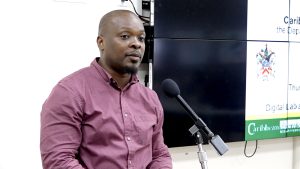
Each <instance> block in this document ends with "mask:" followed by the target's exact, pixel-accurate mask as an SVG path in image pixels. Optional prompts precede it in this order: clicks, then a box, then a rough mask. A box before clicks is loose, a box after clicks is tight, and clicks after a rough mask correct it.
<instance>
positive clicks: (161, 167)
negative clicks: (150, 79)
mask: <svg viewBox="0 0 300 169" xmlns="http://www.w3.org/2000/svg"><path fill="white" fill-rule="evenodd" d="M156 97H157V95H156ZM157 105H158V106H157V108H156V113H157V116H158V123H157V125H156V126H155V127H154V132H153V137H152V145H153V147H152V162H151V163H150V164H149V165H148V166H147V169H172V159H171V155H170V153H169V150H168V147H167V146H166V145H165V144H164V138H163V130H162V126H163V121H164V115H163V109H162V106H161V103H160V102H159V100H158V97H157Z"/></svg>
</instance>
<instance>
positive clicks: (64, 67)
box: [0, 0, 300, 169]
mask: <svg viewBox="0 0 300 169" xmlns="http://www.w3.org/2000/svg"><path fill="white" fill-rule="evenodd" d="M133 2H134V3H135V4H136V5H137V6H138V8H139V9H140V6H141V3H140V2H141V1H140V0H133ZM104 4H105V5H104ZM117 8H118V9H119V8H126V9H132V8H131V4H130V3H129V2H126V3H124V4H121V2H120V0H109V1H107V0H26V1H23V0H6V1H5V0H3V1H1V2H0V22H1V24H0V78H1V83H0V103H1V110H0V115H1V116H0V117H1V120H0V169H19V168H22V169H41V168H42V166H41V161H40V154H39V153H40V152H39V131H40V110H41V106H42V104H43V102H44V100H45V99H46V97H47V96H48V95H49V92H50V91H51V89H52V87H53V86H54V85H55V84H56V83H57V82H58V80H60V79H61V78H62V77H64V76H66V75H68V74H69V73H71V72H73V71H75V70H77V69H79V68H82V67H84V66H88V65H89V64H90V62H91V61H92V59H93V58H95V57H97V56H99V52H98V48H97V46H96V36H97V28H98V22H99V19H100V17H101V16H102V15H103V14H104V13H106V12H108V11H109V10H112V9H117ZM139 12H140V11H139ZM299 142H300V141H299V139H298V140H296V139H295V138H286V139H274V140H264V141H259V148H258V150H257V153H256V155H255V156H254V157H253V158H246V157H244V155H243V146H244V142H237V143H230V144H229V147H230V151H229V152H228V153H226V154H225V155H224V156H222V157H219V156H217V155H216V153H215V152H214V151H213V150H212V149H211V146H208V145H206V146H204V148H205V149H206V150H207V152H208V160H209V161H208V165H209V168H210V169H214V168H223V169H224V168H231V169H234V168H236V169H240V168H246V169H247V168H249V169H250V168H263V167H264V168H266V167H270V166H271V167H272V168H273V169H282V168H284V169H300V167H299V162H298V163H296V162H295V161H299V160H298V159H300V158H299V154H300V153H299V152H300V148H299V147H300V143H299ZM251 147H252V146H251V144H250V145H249V151H250V152H251ZM170 151H171V153H172V157H173V161H174V169H186V168H189V169H193V168H200V164H199V162H198V158H197V156H196V155H197V154H196V152H197V148H196V147H194V146H191V147H182V148H171V149H170ZM293 158H294V165H295V166H296V168H295V167H294V168H292V166H293Z"/></svg>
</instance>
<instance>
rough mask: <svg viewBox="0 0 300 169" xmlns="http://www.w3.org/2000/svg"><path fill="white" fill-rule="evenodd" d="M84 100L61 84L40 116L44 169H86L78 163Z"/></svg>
mask: <svg viewBox="0 0 300 169" xmlns="http://www.w3.org/2000/svg"><path fill="white" fill-rule="evenodd" d="M81 104H82V102H81V100H80V98H79V96H76V95H75V94H74V93H72V91H71V90H69V89H68V88H66V87H64V86H63V85H61V84H58V85H57V86H56V87H55V88H54V89H53V91H52V92H51V94H50V96H49V97H48V99H47V100H46V102H45V103H44V105H43V108H42V112H41V137H40V149H41V157H42V163H43V168H44V169H62V168H63V169H71V168H72V169H84V168H83V167H82V166H81V165H80V164H79V161H78V160H77V159H76V157H75V156H76V154H77V153H78V147H79V145H80V142H81V136H82V133H81V122H82V114H81V112H82V111H81Z"/></svg>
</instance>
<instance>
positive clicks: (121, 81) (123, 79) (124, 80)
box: [98, 59, 131, 89]
mask: <svg viewBox="0 0 300 169" xmlns="http://www.w3.org/2000/svg"><path fill="white" fill-rule="evenodd" d="M98 64H99V65H100V66H101V67H102V68H103V69H105V70H106V72H107V73H109V74H110V75H111V77H112V78H113V79H114V80H115V81H116V82H117V85H118V87H119V88H120V89H123V88H124V87H125V86H126V85H127V84H128V83H129V82H130V80H131V74H129V73H124V74H120V73H118V72H116V71H114V70H112V69H110V68H109V67H107V66H106V65H105V64H103V63H102V62H101V59H99V61H98Z"/></svg>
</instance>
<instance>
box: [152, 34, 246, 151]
mask: <svg viewBox="0 0 300 169" xmlns="http://www.w3.org/2000/svg"><path fill="white" fill-rule="evenodd" d="M246 48H247V47H246V42H242V41H208V40H195V39H185V40H179V39H177V40H174V39H154V56H155V57H154V63H153V65H154V66H153V82H154V86H153V87H154V90H156V91H157V92H158V95H159V97H160V99H161V102H162V104H163V107H164V110H165V124H164V135H165V142H166V144H167V145H168V146H169V147H174V146H187V145H193V144H194V143H195V142H194V140H193V138H192V137H191V136H190V133H189V131H188V129H189V128H190V127H191V126H192V125H193V121H192V119H191V118H190V117H189V116H188V114H187V113H186V112H185V110H184V109H183V108H182V107H181V106H180V105H179V104H178V102H177V101H176V99H171V98H167V96H165V95H164V94H163V92H162V90H161V82H162V81H163V80H164V79H166V78H171V79H173V80H174V81H175V82H176V83H177V84H178V85H179V87H180V89H181V96H182V97H183V98H184V99H185V100H186V101H187V103H188V104H190V106H191V107H192V108H193V110H194V111H195V112H196V113H197V114H198V115H199V117H201V118H202V119H203V120H204V122H205V123H206V124H207V126H208V127H209V128H210V129H211V130H212V131H213V132H214V133H215V134H218V135H220V136H221V138H222V139H223V140H224V141H226V142H228V141H240V140H244V137H245V135H244V131H245V91H246V76H245V74H246Z"/></svg>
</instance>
